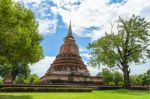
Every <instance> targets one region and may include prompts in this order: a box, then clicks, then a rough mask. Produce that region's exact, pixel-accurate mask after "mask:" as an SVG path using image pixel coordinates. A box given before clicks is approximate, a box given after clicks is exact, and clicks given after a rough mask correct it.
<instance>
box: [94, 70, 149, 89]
mask: <svg viewBox="0 0 150 99" xmlns="http://www.w3.org/2000/svg"><path fill="white" fill-rule="evenodd" d="M97 77H103V78H104V84H105V85H116V86H122V85H123V74H122V73H120V72H118V71H112V70H110V69H108V68H104V69H102V71H101V72H99V73H98V74H97ZM130 83H131V85H132V86H149V85H150V69H149V70H147V72H145V73H143V74H139V75H137V74H136V75H130Z"/></svg>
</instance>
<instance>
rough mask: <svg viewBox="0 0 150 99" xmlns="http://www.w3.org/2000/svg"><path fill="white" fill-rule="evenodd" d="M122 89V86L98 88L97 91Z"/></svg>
mask: <svg viewBox="0 0 150 99" xmlns="http://www.w3.org/2000/svg"><path fill="white" fill-rule="evenodd" d="M122 88H123V87H122V86H100V87H98V88H97V90H117V89H122Z"/></svg>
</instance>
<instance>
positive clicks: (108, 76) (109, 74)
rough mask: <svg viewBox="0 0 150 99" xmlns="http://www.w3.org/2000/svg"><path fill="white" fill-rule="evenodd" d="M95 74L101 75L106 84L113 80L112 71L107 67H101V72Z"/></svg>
mask: <svg viewBox="0 0 150 99" xmlns="http://www.w3.org/2000/svg"><path fill="white" fill-rule="evenodd" d="M97 76H101V77H103V78H104V82H105V83H106V84H107V85H108V84H109V82H111V81H112V80H113V75H112V72H111V71H110V70H109V69H107V68H104V69H102V72H100V73H99V74H98V75H97Z"/></svg>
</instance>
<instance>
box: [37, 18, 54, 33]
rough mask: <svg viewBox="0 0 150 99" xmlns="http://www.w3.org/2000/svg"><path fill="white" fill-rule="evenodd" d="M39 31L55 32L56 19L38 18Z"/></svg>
mask: <svg viewBox="0 0 150 99" xmlns="http://www.w3.org/2000/svg"><path fill="white" fill-rule="evenodd" d="M38 22H39V32H40V34H43V35H44V34H48V33H50V34H53V33H55V32H56V27H57V20H55V19H54V20H49V19H42V20H39V21H38Z"/></svg>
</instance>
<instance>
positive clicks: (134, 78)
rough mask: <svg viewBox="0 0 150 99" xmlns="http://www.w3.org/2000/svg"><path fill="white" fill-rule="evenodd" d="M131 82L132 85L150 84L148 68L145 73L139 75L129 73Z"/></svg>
mask: <svg viewBox="0 0 150 99" xmlns="http://www.w3.org/2000/svg"><path fill="white" fill-rule="evenodd" d="M130 79H131V83H132V84H133V85H143V86H144V85H147V86H149V85H150V69H149V70H147V72H146V73H143V74H140V75H131V77H130Z"/></svg>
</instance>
